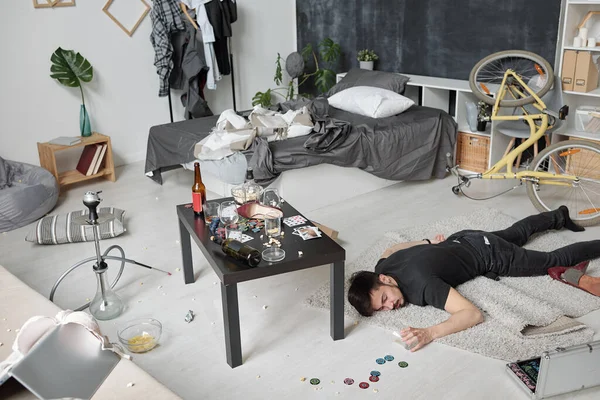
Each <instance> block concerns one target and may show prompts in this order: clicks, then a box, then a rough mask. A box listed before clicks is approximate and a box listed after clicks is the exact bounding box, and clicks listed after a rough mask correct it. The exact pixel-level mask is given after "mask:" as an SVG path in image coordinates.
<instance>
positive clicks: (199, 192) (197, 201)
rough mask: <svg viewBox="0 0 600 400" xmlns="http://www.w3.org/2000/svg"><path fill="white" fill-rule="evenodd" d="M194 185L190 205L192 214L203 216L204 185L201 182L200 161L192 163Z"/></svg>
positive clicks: (204, 201)
mask: <svg viewBox="0 0 600 400" xmlns="http://www.w3.org/2000/svg"><path fill="white" fill-rule="evenodd" d="M194 175H195V176H194V186H192V206H193V209H194V214H196V215H197V216H199V217H204V212H203V211H204V204H205V203H206V186H204V183H202V176H201V175H200V163H197V162H196V163H194Z"/></svg>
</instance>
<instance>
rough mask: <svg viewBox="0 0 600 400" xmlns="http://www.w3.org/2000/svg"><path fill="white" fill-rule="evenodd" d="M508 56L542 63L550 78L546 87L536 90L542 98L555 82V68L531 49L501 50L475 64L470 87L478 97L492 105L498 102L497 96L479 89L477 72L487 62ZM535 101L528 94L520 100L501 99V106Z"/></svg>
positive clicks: (470, 78)
mask: <svg viewBox="0 0 600 400" xmlns="http://www.w3.org/2000/svg"><path fill="white" fill-rule="evenodd" d="M508 57H518V58H525V59H528V60H531V61H533V62H535V63H538V64H540V65H542V66H543V68H544V69H545V71H546V72H547V74H548V79H546V84H545V85H544V87H542V88H541V89H539V90H538V91H537V92H535V91H534V92H535V94H536V95H537V96H538V97H540V98H541V97H542V96H544V95H545V94H546V93H548V91H549V90H550V88H551V87H552V84H553V83H554V70H553V69H552V66H551V65H550V63H549V62H548V61H546V60H545V59H544V58H542V57H540V56H538V55H537V54H535V53H532V52H530V51H524V50H505V51H500V52H497V53H493V54H490V55H489V56H487V57H485V58H483V59H482V60H480V61H479V62H478V63H477V64H475V66H474V67H473V69H472V70H471V73H470V74H469V87H470V88H471V91H472V92H473V94H474V95H475V96H476V97H477V99H479V100H481V101H483V102H485V103H486V104H489V105H492V106H493V105H495V104H496V99H495V98H493V97H489V96H487V95H486V94H485V93H482V92H481V90H480V89H479V87H478V86H477V81H476V78H477V72H478V71H479V70H480V69H481V68H482V67H483V66H484V65H486V64H489V63H491V62H493V61H497V60H500V59H503V58H508ZM515 72H517V71H515ZM534 101H535V99H534V98H533V97H532V96H527V97H524V98H522V99H518V100H501V101H500V107H520V106H524V105H526V104H531V103H533V102H534Z"/></svg>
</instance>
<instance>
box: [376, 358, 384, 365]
mask: <svg viewBox="0 0 600 400" xmlns="http://www.w3.org/2000/svg"><path fill="white" fill-rule="evenodd" d="M375 362H376V363H377V364H379V365H381V364H385V360H384V359H383V358H378V359H377V360H375Z"/></svg>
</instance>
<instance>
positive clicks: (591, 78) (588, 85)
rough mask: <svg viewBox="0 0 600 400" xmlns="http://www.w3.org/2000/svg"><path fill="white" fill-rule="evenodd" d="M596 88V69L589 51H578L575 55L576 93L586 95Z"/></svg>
mask: <svg viewBox="0 0 600 400" xmlns="http://www.w3.org/2000/svg"><path fill="white" fill-rule="evenodd" d="M597 87H598V67H596V63H594V60H593V58H592V53H591V52H589V51H580V52H579V53H577V66H576V67H575V87H574V88H573V90H574V91H576V92H581V93H586V92H591V91H592V90H594V89H596V88H597Z"/></svg>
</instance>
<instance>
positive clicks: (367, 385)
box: [358, 382, 369, 389]
mask: <svg viewBox="0 0 600 400" xmlns="http://www.w3.org/2000/svg"><path fill="white" fill-rule="evenodd" d="M358 386H359V387H360V388H361V389H368V388H369V384H368V383H367V382H361V383H359V384H358Z"/></svg>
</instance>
